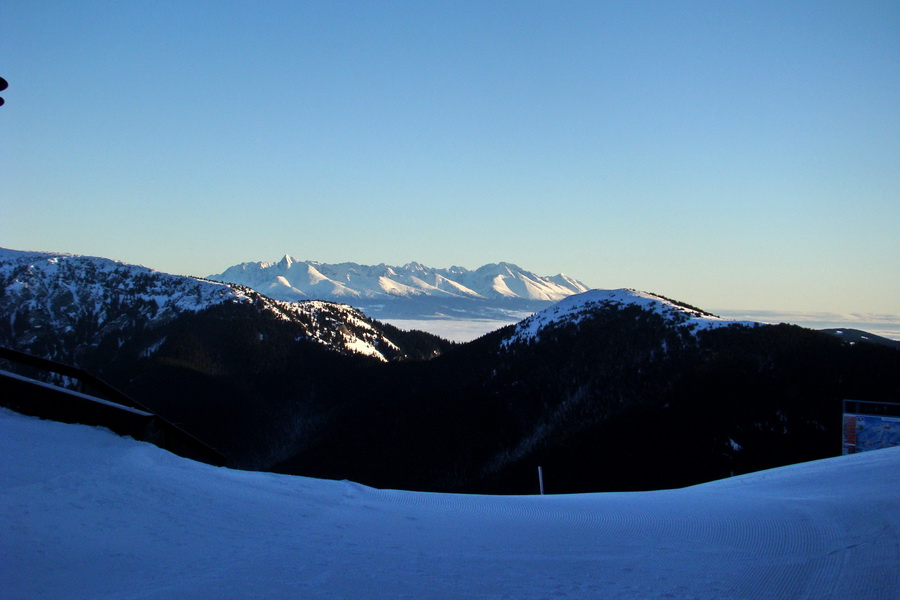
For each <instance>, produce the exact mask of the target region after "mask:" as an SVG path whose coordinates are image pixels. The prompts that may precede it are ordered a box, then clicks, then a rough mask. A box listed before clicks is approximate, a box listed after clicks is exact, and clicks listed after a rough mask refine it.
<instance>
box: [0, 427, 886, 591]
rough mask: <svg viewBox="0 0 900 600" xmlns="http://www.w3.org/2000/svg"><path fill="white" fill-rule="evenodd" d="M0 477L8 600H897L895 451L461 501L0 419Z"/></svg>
mask: <svg viewBox="0 0 900 600" xmlns="http://www.w3.org/2000/svg"><path fill="white" fill-rule="evenodd" d="M0 463H2V464H0V518H2V528H0V590H2V592H0V596H2V597H3V598H4V599H5V600H14V599H20V598H69V599H78V598H84V599H90V600H101V599H116V600H121V599H129V598H178V599H191V598H196V599H201V598H202V599H209V598H217V599H227V598H247V599H254V600H256V599H260V598H304V599H306V598H347V599H362V598H453V599H463V598H464V599H471V598H510V599H523V598H604V599H609V598H640V599H650V598H701V599H719V598H810V599H816V600H821V599H825V598H835V599H841V600H847V599H850V598H852V599H854V600H861V599H866V598H872V599H879V600H882V599H896V598H898V597H900V568H898V567H900V478H898V477H897V474H898V473H900V448H897V449H889V450H879V451H874V452H868V453H864V454H858V455H853V456H846V457H840V458H834V459H829V460H824V461H818V462H813V463H807V464H802V465H796V466H792V467H787V468H782V469H776V470H772V471H765V472H761V473H757V474H752V475H748V476H743V477H735V478H732V479H728V480H724V481H719V482H714V483H709V484H705V485H700V486H696V487H691V488H686V489H682V490H670V491H659V492H643V493H614V494H609V493H607V494H584V495H570V496H544V497H541V496H533V497H489V496H465V495H445V494H426V493H414V492H399V491H382V490H375V489H371V488H367V487H364V486H361V485H357V484H353V483H348V482H339V481H322V480H315V479H307V478H303V477H290V476H282V475H274V474H266V473H250V472H240V471H233V470H228V469H224V468H215V467H210V466H207V465H203V464H199V463H195V462H191V461H189V460H185V459H182V458H178V457H176V456H174V455H172V454H169V453H167V452H165V451H163V450H160V449H158V448H156V447H154V446H151V445H149V444H145V443H139V442H135V441H133V440H131V439H127V438H120V437H117V436H115V435H113V434H112V433H110V432H108V431H106V430H104V429H98V428H91V427H86V426H79V425H64V424H60V423H54V422H48V421H40V420H37V419H34V418H30V417H24V416H21V415H18V414H16V413H12V412H9V411H6V410H0ZM545 476H546V480H547V484H548V486H550V487H552V477H553V474H552V472H551V473H546V474H545Z"/></svg>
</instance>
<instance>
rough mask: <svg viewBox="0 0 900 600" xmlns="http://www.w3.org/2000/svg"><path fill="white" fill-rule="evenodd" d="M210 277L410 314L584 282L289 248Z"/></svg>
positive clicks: (540, 303)
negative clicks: (310, 254) (365, 260)
mask: <svg viewBox="0 0 900 600" xmlns="http://www.w3.org/2000/svg"><path fill="white" fill-rule="evenodd" d="M209 279H212V280H215V281H222V282H226V283H236V284H240V285H244V286H247V287H250V288H253V289H255V290H256V291H258V292H260V293H261V294H265V295H266V296H269V297H271V298H276V299H278V300H284V301H288V302H297V301H301V300H310V299H317V300H328V301H332V302H345V303H348V304H351V305H353V306H355V307H357V308H360V309H361V310H363V311H365V312H366V313H367V314H371V315H373V316H377V317H385V316H404V315H405V316H409V314H410V313H413V314H416V315H420V316H454V317H457V318H460V317H466V316H494V317H496V316H498V315H502V312H503V311H504V310H506V311H511V312H517V311H518V312H534V311H536V310H540V309H541V308H544V307H546V306H549V305H550V304H552V303H554V302H558V301H559V300H562V299H563V298H566V297H568V296H571V295H573V294H580V293H582V292H585V291H587V290H588V289H589V288H588V287H587V286H586V285H585V284H584V283H582V282H580V281H578V280H576V279H573V278H571V277H569V276H567V275H563V274H557V275H553V276H549V277H543V276H539V275H535V274H534V273H532V272H530V271H527V270H525V269H522V268H520V267H518V266H517V265H514V264H512V263H506V262H501V263H496V264H488V265H484V266H481V267H479V268H477V269H475V270H474V271H472V270H469V269H466V268H464V267H450V268H449V269H436V268H432V267H427V266H425V265H423V264H421V263H418V262H411V263H407V264H405V265H403V266H391V265H386V264H379V265H374V266H372V265H360V264H357V263H349V262H348V263H339V264H328V263H321V262H316V261H309V260H306V261H304V260H298V259H296V258H293V257H291V256H289V255H285V256H284V257H283V258H282V259H281V260H280V261H278V262H274V263H273V262H245V263H241V264H239V265H235V266H233V267H229V268H228V269H226V270H225V271H223V272H222V273H219V274H215V275H210V276H209ZM397 300H402V301H403V302H395V301H397ZM516 316H519V315H516Z"/></svg>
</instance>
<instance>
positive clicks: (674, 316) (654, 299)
mask: <svg viewBox="0 0 900 600" xmlns="http://www.w3.org/2000/svg"><path fill="white" fill-rule="evenodd" d="M626 305H634V306H640V307H641V308H643V309H644V310H649V311H654V312H657V313H659V314H660V315H661V316H662V317H663V318H665V319H666V320H667V321H669V322H670V323H672V324H673V325H678V326H681V327H687V328H688V329H690V330H691V331H693V332H697V331H700V330H703V329H712V328H716V327H728V326H732V325H747V326H755V325H759V323H756V322H753V321H736V320H733V319H723V318H721V317H717V316H715V315H711V314H709V313H705V312H703V311H700V310H697V309H695V308H689V307H687V306H683V305H680V304H677V303H675V302H672V301H671V300H668V299H666V298H663V297H661V296H657V295H655V294H650V293H648V292H640V291H638V290H633V289H627V288H621V289H616V290H589V291H587V292H584V293H581V294H576V295H573V296H569V297H568V298H564V299H563V300H560V301H559V302H557V303H556V304H554V305H553V306H551V307H550V308H547V309H545V310H542V311H541V312H539V313H536V314H534V315H532V316H530V317H529V318H527V319H525V320H524V321H522V322H520V323H519V325H518V326H517V327H516V329H515V332H514V333H513V334H512V335H511V336H510V337H509V338H508V339H506V340H504V343H505V344H507V345H508V344H510V343H513V342H523V341H529V340H535V339H538V338H539V337H540V331H541V330H542V329H544V328H545V327H548V326H550V325H554V324H558V323H562V322H564V321H568V322H571V323H575V324H577V323H579V322H580V321H581V320H582V319H584V318H586V317H588V316H590V315H591V314H592V312H593V311H594V310H596V309H598V308H604V307H609V306H616V307H620V306H626Z"/></svg>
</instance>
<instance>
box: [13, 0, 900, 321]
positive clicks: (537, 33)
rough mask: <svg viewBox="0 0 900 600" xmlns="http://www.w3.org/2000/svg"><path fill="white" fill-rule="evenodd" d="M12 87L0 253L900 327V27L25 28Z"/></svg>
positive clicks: (303, 9) (644, 7)
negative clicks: (489, 288) (328, 266)
mask: <svg viewBox="0 0 900 600" xmlns="http://www.w3.org/2000/svg"><path fill="white" fill-rule="evenodd" d="M0 76H2V77H4V78H5V79H6V80H7V81H9V88H8V89H7V90H6V91H4V92H3V93H2V96H3V98H4V100H5V101H6V102H5V104H4V105H3V106H2V107H0V178H2V181H3V186H2V189H0V206H2V208H3V219H0V246H2V247H7V248H14V249H20V250H38V251H58V252H67V253H74V254H83V255H89V256H103V257H107V258H112V259H116V260H122V261H125V262H129V263H134V264H143V265H146V266H149V267H152V268H155V269H158V270H160V271H165V272H169V273H174V274H185V275H196V276H206V275H209V274H211V273H218V272H222V271H223V270H225V269H226V268H228V267H230V266H232V265H235V264H238V263H240V262H248V261H275V260H278V259H279V258H280V257H281V256H283V255H284V254H290V255H292V256H296V257H298V258H300V259H302V260H307V259H308V260H317V261H321V262H328V263H338V262H357V263H361V264H378V263H387V264H394V265H402V264H404V263H408V262H411V261H418V262H421V263H423V264H426V265H429V266H432V267H437V268H446V267H450V266H453V265H459V266H464V267H466V268H470V269H474V268H477V267H479V266H481V265H483V264H486V263H496V262H501V261H506V262H511V263H515V264H517V265H519V266H521V267H523V268H525V269H528V270H530V271H533V272H534V273H536V274H538V275H544V276H546V275H554V274H556V273H560V272H562V273H565V274H567V275H569V276H571V277H574V278H576V279H578V280H580V281H582V282H584V283H585V284H587V285H588V286H590V287H594V288H603V289H613V288H620V287H629V288H635V289H639V290H644V291H648V292H653V293H658V294H662V295H664V296H667V297H670V298H675V299H678V300H681V301H684V302H688V303H690V304H693V305H695V306H699V307H701V308H704V309H707V310H711V311H712V312H715V310H714V309H713V308H709V307H726V309H727V310H731V311H745V312H748V311H764V312H765V311H768V312H778V313H783V314H787V313H796V314H798V315H799V314H805V315H808V314H811V313H828V314H848V315H854V314H856V315H863V314H874V315H882V316H884V318H885V319H895V318H898V316H900V268H898V266H897V263H898V258H900V235H898V225H900V169H898V168H897V165H898V164H900V110H898V107H900V4H898V3H896V2H888V1H881V2H879V1H863V2H831V1H828V2H812V1H801V2H791V3H763V4H752V3H751V4H739V3H721V2H699V1H686V2H677V3H672V2H647V3H638V4H635V3H629V2H604V3H594V2H579V1H573V2H565V3H546V2H531V1H527V0H526V1H523V2H503V1H500V2H492V3H487V4H485V3H475V2H453V1H450V2H442V3H439V4H436V3H420V2H402V1H401V2H394V3H390V4H381V3H374V2H342V3H296V2H287V1H279V0H273V1H272V2H265V3H257V2H246V1H239V0H233V1H224V2H209V1H205V0H204V1H201V0H192V1H189V2H174V1H170V0H161V1H160V2H154V3H131V2H125V3H100V2H92V1H87V2H78V3H70V2H45V3H34V2H28V1H25V0H5V1H4V2H3V3H2V5H0ZM851 322H852V319H851ZM873 333H875V332H874V331H873Z"/></svg>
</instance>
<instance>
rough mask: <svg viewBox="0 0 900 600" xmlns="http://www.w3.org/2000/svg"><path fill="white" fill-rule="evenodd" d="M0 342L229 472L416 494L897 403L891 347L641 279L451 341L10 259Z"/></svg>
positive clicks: (646, 458)
mask: <svg viewBox="0 0 900 600" xmlns="http://www.w3.org/2000/svg"><path fill="white" fill-rule="evenodd" d="M0 345H3V346H7V347H11V348H13V349H15V350H20V351H23V352H28V353H31V354H36V355H39V356H43V357H45V358H51V359H55V360H57V361H61V362H65V363H69V364H72V365H75V366H78V367H81V368H84V369H87V370H89V371H92V372H94V373H95V374H97V375H99V376H100V377H102V378H103V379H105V380H107V381H108V382H109V383H111V384H113V385H114V386H116V387H118V388H119V389H121V390H122V391H123V392H125V393H127V394H129V395H131V396H132V397H133V398H134V399H135V400H137V401H139V402H140V403H141V404H142V405H143V406H146V407H148V408H149V409H151V410H153V411H154V412H156V413H158V414H160V415H161V416H162V417H164V418H165V419H167V420H168V421H170V422H172V423H176V424H178V425H179V426H180V427H182V428H184V429H186V430H187V431H188V432H190V433H192V434H193V435H195V436H197V437H199V438H200V439H202V440H204V441H205V442H207V443H209V444H211V445H212V446H214V447H215V448H216V449H218V450H219V451H220V452H222V453H223V454H225V455H226V456H227V457H228V464H229V465H230V466H232V467H238V468H243V469H256V470H270V471H279V472H284V473H291V474H302V475H310V476H317V477H324V478H329V479H349V480H352V481H357V482H360V483H363V484H366V485H372V486H376V487H391V488H399V489H416V490H431V491H456V492H460V491H462V492H479V493H525V492H527V491H530V490H532V489H533V484H534V473H535V469H536V467H537V466H538V465H541V466H542V467H543V468H544V470H545V473H547V476H548V479H552V481H553V486H554V490H555V491H560V492H562V491H570V492H571V491H603V490H629V489H630V490H637V489H659V488H662V487H680V486H684V485H689V484H692V483H699V482H702V481H709V480H712V479H716V478H720V477H723V476H727V475H730V474H733V473H745V472H749V471H754V470H759V469H762V468H768V467H774V466H780V465H785V464H790V463H795V462H800V461H803V460H811V459H815V458H823V457H827V456H832V455H834V454H837V453H839V452H840V436H841V416H840V410H841V400H842V399H844V398H853V399H858V400H882V401H884V400H888V401H892V400H895V399H896V398H897V397H900V351H898V350H897V349H895V348H890V347H887V346H883V345H876V344H872V343H868V342H866V341H856V340H854V341H847V340H843V339H841V338H840V337H839V336H836V335H831V334H827V333H823V332H818V331H813V330H808V329H804V328H801V327H796V326H788V325H759V324H755V323H750V322H738V321H729V320H726V319H720V318H718V317H715V316H714V315H711V314H709V313H707V312H705V311H703V310H701V309H698V308H695V307H692V306H689V305H686V304H684V303H681V302H677V301H674V300H670V299H666V298H664V297H662V296H659V295H656V294H651V293H646V292H639V291H636V290H628V289H619V290H590V291H587V292H582V293H579V294H574V295H571V296H568V297H566V298H563V299H562V300H560V301H559V302H557V303H556V304H553V305H551V306H550V307H549V308H546V309H544V310H542V311H540V312H537V313H536V314H534V315H532V316H530V317H528V318H527V319H524V320H522V321H521V322H519V323H518V324H515V325H510V326H507V327H505V328H502V329H499V330H497V331H494V332H492V333H490V334H487V335H485V336H483V337H481V338H479V339H477V340H474V341H472V342H469V343H466V344H451V343H448V342H446V341H444V340H441V339H440V338H438V337H436V336H433V335H430V334H426V333H423V332H415V331H412V332H410V331H401V330H399V329H396V328H394V327H391V326H390V325H386V324H384V323H381V322H379V321H377V320H374V319H371V318H370V317H368V316H367V315H365V314H363V313H361V312H360V311H358V310H356V309H354V308H350V307H349V306H346V305H338V304H333V303H330V302H325V301H322V300H311V301H304V302H299V303H287V302H283V301H280V300H276V299H272V298H269V297H267V296H265V295H263V294H261V293H259V292H258V291H254V290H252V289H250V288H247V287H245V286H241V285H237V284H233V283H231V284H224V283H217V282H212V281H208V280H203V279H197V278H190V277H181V276H174V275H168V274H165V273H160V272H158V271H154V270H152V269H148V268H146V267H137V266H133V265H127V264H123V263H118V262H115V261H110V260H107V259H103V258H90V257H79V256H72V255H60V254H44V253H30V252H18V251H11V250H4V251H0ZM8 368H11V367H8ZM57 383H61V384H65V383H66V382H65V381H60V382H57Z"/></svg>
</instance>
